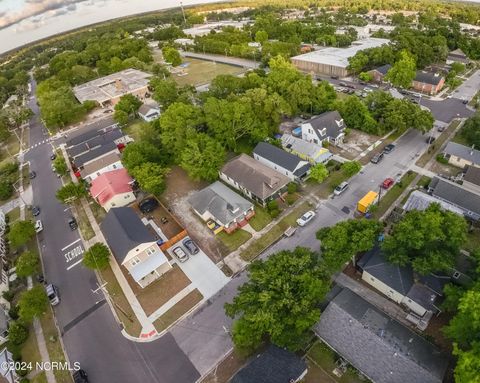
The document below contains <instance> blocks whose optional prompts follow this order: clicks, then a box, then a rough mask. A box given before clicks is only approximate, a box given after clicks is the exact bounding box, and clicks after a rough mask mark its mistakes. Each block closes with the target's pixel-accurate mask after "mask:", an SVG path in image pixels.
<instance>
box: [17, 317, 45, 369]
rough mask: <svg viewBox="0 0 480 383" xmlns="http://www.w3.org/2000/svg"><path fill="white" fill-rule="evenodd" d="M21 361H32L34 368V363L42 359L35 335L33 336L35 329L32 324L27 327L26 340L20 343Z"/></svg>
mask: <svg viewBox="0 0 480 383" xmlns="http://www.w3.org/2000/svg"><path fill="white" fill-rule="evenodd" d="M21 354H22V361H23V362H26V363H32V366H33V369H32V370H35V363H37V362H41V361H42V356H41V355H40V351H39V350H38V345H37V337H36V336H35V330H34V328H33V325H30V327H29V333H28V338H27V341H26V342H25V343H24V344H23V345H22V351H21Z"/></svg>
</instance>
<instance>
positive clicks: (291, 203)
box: [286, 194, 295, 205]
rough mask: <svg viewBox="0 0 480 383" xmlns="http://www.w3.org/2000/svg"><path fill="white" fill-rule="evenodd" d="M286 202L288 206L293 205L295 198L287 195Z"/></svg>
mask: <svg viewBox="0 0 480 383" xmlns="http://www.w3.org/2000/svg"><path fill="white" fill-rule="evenodd" d="M286 200H287V203H288V204H289V205H293V203H294V202H295V197H294V196H293V195H291V194H289V195H287V198H286Z"/></svg>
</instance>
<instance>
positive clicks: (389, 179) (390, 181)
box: [382, 178, 395, 190]
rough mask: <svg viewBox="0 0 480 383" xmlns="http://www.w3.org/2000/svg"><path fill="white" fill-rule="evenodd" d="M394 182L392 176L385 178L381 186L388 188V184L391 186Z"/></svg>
mask: <svg viewBox="0 0 480 383" xmlns="http://www.w3.org/2000/svg"><path fill="white" fill-rule="evenodd" d="M394 183H395V181H394V180H393V178H385V180H384V181H383V182H382V188H384V189H385V190H386V189H388V188H389V187H390V186H392V185H393V184H394Z"/></svg>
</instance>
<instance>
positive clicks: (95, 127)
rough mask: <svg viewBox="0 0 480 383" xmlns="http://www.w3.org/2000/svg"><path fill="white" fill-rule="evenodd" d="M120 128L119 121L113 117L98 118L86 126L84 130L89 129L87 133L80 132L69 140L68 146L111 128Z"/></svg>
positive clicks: (82, 141)
mask: <svg viewBox="0 0 480 383" xmlns="http://www.w3.org/2000/svg"><path fill="white" fill-rule="evenodd" d="M116 128H118V123H117V122H116V121H115V120H114V119H113V117H107V118H102V119H101V120H96V121H94V122H92V123H90V124H87V125H85V126H84V128H83V130H87V131H86V132H85V133H82V134H79V135H78V136H75V137H72V138H70V139H68V140H67V142H66V146H67V148H68V147H70V146H75V145H78V144H81V143H84V142H87V141H88V140H91V139H92V138H95V137H96V136H98V135H99V134H102V133H105V132H107V131H109V130H112V129H116Z"/></svg>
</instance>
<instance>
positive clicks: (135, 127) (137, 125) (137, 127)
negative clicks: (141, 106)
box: [122, 119, 148, 141]
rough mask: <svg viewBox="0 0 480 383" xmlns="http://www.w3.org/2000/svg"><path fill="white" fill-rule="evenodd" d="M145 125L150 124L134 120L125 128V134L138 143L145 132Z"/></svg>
mask: <svg viewBox="0 0 480 383" xmlns="http://www.w3.org/2000/svg"><path fill="white" fill-rule="evenodd" d="M145 125H148V122H145V121H143V120H140V119H136V120H133V121H132V122H130V123H129V124H128V125H127V126H126V127H125V128H123V129H122V130H123V132H124V133H126V134H128V135H129V136H130V137H132V138H133V139H134V140H135V141H137V140H138V139H139V138H140V136H141V132H142V130H143V127H144V126H145Z"/></svg>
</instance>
